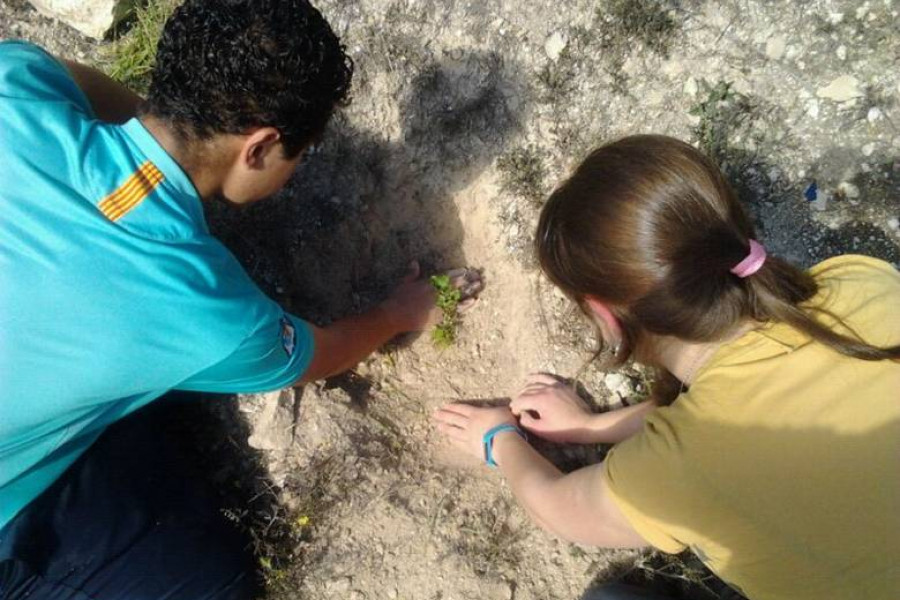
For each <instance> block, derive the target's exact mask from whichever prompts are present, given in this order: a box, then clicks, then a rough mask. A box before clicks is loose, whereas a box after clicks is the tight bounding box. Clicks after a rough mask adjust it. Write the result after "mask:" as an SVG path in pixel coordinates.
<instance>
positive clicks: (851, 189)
mask: <svg viewBox="0 0 900 600" xmlns="http://www.w3.org/2000/svg"><path fill="white" fill-rule="evenodd" d="M837 189H838V191H840V192H841V193H842V194H843V195H844V196H845V197H846V198H849V199H850V200H855V199H857V198H859V188H858V187H856V186H855V185H854V184H852V183H850V182H849V181H842V182H841V183H839V184H838V188H837Z"/></svg>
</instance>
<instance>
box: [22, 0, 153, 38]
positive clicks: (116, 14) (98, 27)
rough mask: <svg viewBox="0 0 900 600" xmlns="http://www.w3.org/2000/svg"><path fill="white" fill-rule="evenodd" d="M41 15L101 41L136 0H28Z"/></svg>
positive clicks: (125, 14) (129, 10) (126, 13)
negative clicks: (57, 20)
mask: <svg viewBox="0 0 900 600" xmlns="http://www.w3.org/2000/svg"><path fill="white" fill-rule="evenodd" d="M29 2H31V4H33V5H34V7H35V8H37V9H38V10H39V11H40V12H42V13H43V14H45V15H47V16H49V17H52V18H54V19H59V20H60V21H62V22H63V23H66V24H68V25H71V26H72V27H74V28H75V29H77V30H78V31H80V32H81V33H83V34H85V35H88V36H90V37H93V38H97V39H101V38H103V36H104V35H106V33H107V32H108V31H109V30H110V29H112V27H113V26H114V25H115V24H116V23H118V22H119V21H121V20H122V19H124V18H125V17H126V16H127V15H128V13H130V12H131V10H132V9H133V8H134V5H135V4H137V2H136V0H29Z"/></svg>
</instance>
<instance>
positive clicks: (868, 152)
mask: <svg viewBox="0 0 900 600" xmlns="http://www.w3.org/2000/svg"><path fill="white" fill-rule="evenodd" d="M862 153H863V156H872V155H873V154H874V153H875V142H870V143H868V144H866V145H865V146H863V147H862Z"/></svg>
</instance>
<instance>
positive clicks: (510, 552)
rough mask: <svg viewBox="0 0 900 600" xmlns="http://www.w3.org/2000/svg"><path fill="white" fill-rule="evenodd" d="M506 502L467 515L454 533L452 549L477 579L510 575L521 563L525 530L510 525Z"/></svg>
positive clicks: (499, 501)
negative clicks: (470, 568)
mask: <svg viewBox="0 0 900 600" xmlns="http://www.w3.org/2000/svg"><path fill="white" fill-rule="evenodd" d="M511 508H512V507H511V506H510V505H509V501H508V500H506V499H498V500H497V501H495V502H494V503H493V505H492V506H489V507H485V508H484V509H483V510H481V511H479V512H475V513H467V514H466V515H465V519H464V520H463V522H462V523H461V524H460V526H459V528H458V529H457V531H458V533H459V537H458V538H457V539H456V540H455V541H454V543H453V547H454V549H455V550H456V552H457V553H459V554H460V555H461V556H463V557H464V558H465V559H466V561H467V562H468V563H469V565H470V566H471V567H472V570H473V571H475V573H476V574H478V575H486V574H491V575H497V574H512V573H515V572H516V569H517V568H518V566H519V563H520V562H521V561H522V542H523V541H524V539H525V536H526V529H525V528H522V527H519V526H518V525H517V524H515V523H513V522H511V519H510V516H511V514H512V513H513V511H512V510H511Z"/></svg>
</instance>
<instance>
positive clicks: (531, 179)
mask: <svg viewBox="0 0 900 600" xmlns="http://www.w3.org/2000/svg"><path fill="white" fill-rule="evenodd" d="M497 170H498V171H500V186H501V188H502V189H503V191H505V192H508V193H510V194H512V195H514V196H519V197H522V198H525V199H526V200H529V201H530V202H532V203H534V204H536V205H540V204H541V203H542V201H543V199H544V194H545V188H544V180H545V178H546V176H547V171H546V168H545V167H544V160H543V158H542V157H541V155H540V154H539V153H538V151H537V149H536V148H535V147H534V146H528V147H526V148H518V149H516V150H513V151H512V152H509V153H507V154H505V155H503V156H501V157H500V158H499V159H497Z"/></svg>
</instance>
